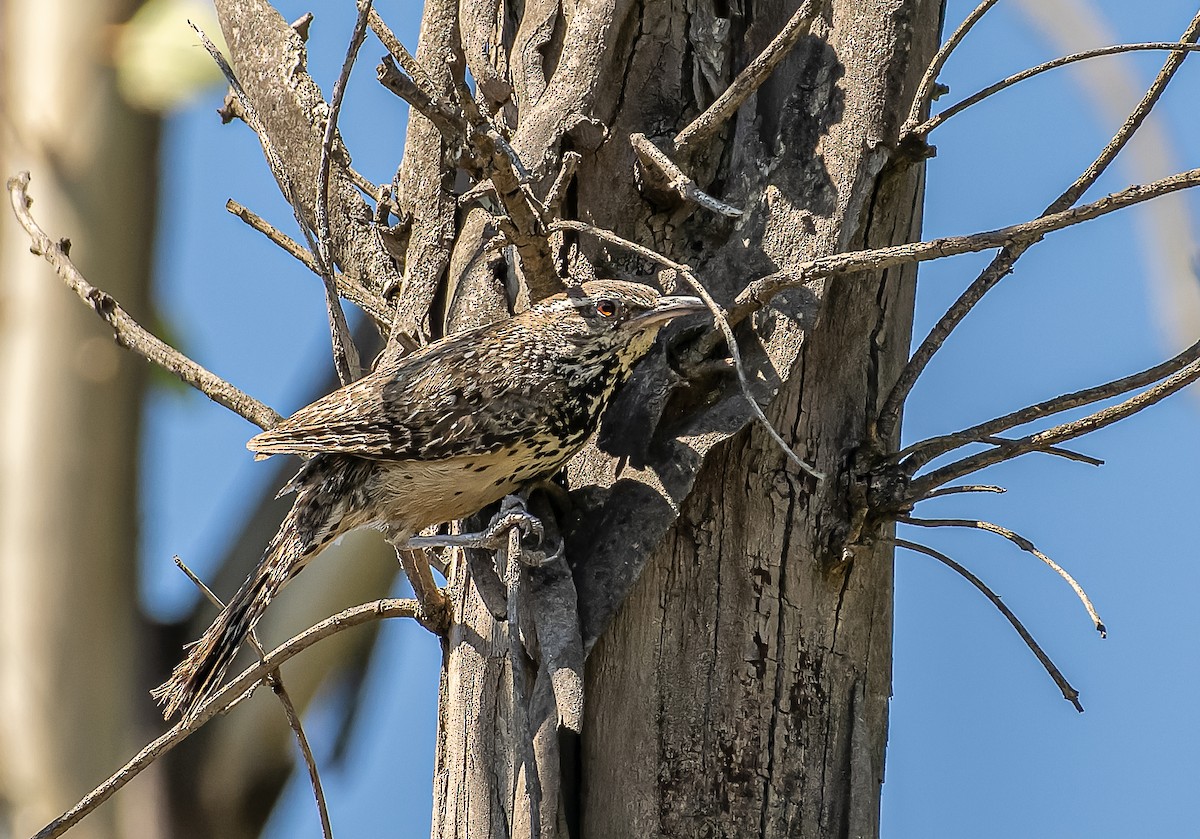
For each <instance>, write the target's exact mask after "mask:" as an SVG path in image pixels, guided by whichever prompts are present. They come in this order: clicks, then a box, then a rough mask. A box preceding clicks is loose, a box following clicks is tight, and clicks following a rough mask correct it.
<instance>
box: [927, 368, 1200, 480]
mask: <svg viewBox="0 0 1200 839" xmlns="http://www.w3.org/2000/svg"><path fill="white" fill-rule="evenodd" d="M1197 380H1200V359H1198V360H1196V361H1193V362H1192V363H1191V364H1189V365H1188V366H1186V367H1184V368H1183V369H1182V370H1180V371H1178V372H1177V373H1175V374H1174V375H1171V376H1169V377H1168V378H1166V379H1164V380H1163V381H1161V382H1159V383H1158V384H1157V385H1155V386H1154V387H1152V388H1149V389H1147V390H1144V391H1142V392H1141V393H1139V394H1137V395H1136V396H1132V397H1130V398H1129V399H1126V400H1125V401H1124V402H1120V403H1118V404H1116V405H1110V406H1109V407H1107V408H1103V409H1101V410H1099V411H1096V412H1095V413H1093V414H1088V415H1087V416H1086V417H1082V418H1080V419H1077V420H1074V421H1072V422H1064V423H1062V424H1061V425H1056V426H1054V427H1053V428H1047V429H1046V430H1045V431H1039V432H1038V433H1036V434H1030V435H1029V436H1027V437H1021V438H1018V439H1015V440H1012V441H1011V442H1008V443H1005V444H1004V445H1001V446H997V447H996V448H994V449H989V450H987V451H984V452H979V453H978V454H974V455H970V456H968V457H964V458H962V459H961V460H956V461H955V462H953V463H951V464H949V465H947V466H943V467H942V468H940V469H935V470H934V471H932V472H930V473H928V474H926V475H922V476H921V477H919V478H917V479H916V480H915V481H913V482H912V484H910V485H909V496H908V497H909V499H910V500H911V501H914V503H915V501H916V500H919V499H921V498H923V497H925V495H927V494H928V492H929V491H930V490H932V489H933V488H934V487H937V486H940V485H941V484H944V483H948V482H950V481H953V480H957V479H958V478H961V477H963V476H965V475H969V474H971V473H973V472H978V471H979V470H980V469H983V468H984V467H986V466H992V465H993V464H996V463H1001V462H1003V461H1005V460H1012V459H1013V458H1017V457H1020V456H1022V455H1025V454H1029V453H1030V452H1036V451H1045V450H1046V448H1047V447H1049V446H1054V445H1057V444H1059V443H1064V442H1066V441H1067V440H1073V439H1075V438H1076V437H1082V436H1083V435H1084V434H1090V433H1091V432H1093V431H1097V430H1099V429H1101V428H1104V427H1105V426H1108V425H1112V424H1113V423H1114V422H1118V421H1120V420H1123V419H1125V418H1126V417H1129V416H1132V415H1133V414H1136V413H1138V412H1139V411H1143V410H1145V409H1146V408H1149V407H1150V406H1151V405H1154V404H1155V403H1157V402H1160V401H1162V400H1163V399H1165V398H1167V397H1168V396H1170V395H1171V394H1173V393H1175V392H1176V391H1179V390H1182V389H1183V388H1185V387H1187V386H1188V385H1190V384H1192V383H1193V382H1195V381H1197Z"/></svg>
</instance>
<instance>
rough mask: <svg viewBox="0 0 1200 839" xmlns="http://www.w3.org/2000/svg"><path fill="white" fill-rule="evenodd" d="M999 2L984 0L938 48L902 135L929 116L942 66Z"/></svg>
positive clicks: (915, 97)
mask: <svg viewBox="0 0 1200 839" xmlns="http://www.w3.org/2000/svg"><path fill="white" fill-rule="evenodd" d="M997 2H998V0H983V2H982V3H980V4H979V5H978V6H976V7H975V8H974V9H973V10H972V11H971V14H969V15H967V17H966V19H965V20H964V21H963V22H962V23H960V24H959V25H958V28H957V29H955V30H954V32H953V33H952V34H951V35H950V37H949V38H947V39H946V43H944V44H942V45H941V47H939V48H938V51H937V53H936V54H935V55H934V56H933V61H931V62H929V67H927V68H926V69H925V75H923V76H922V77H921V82H920V84H918V85H917V95H916V96H914V97H913V103H912V110H911V111H909V114H908V119H907V120H905V122H904V126H903V127H902V128H901V129H900V136H901V137H904V136H906V135H909V134H912V133H913V126H915V125H916V124H917V123H918V122H920V121H921V120H922V119H923V118H924V117H926V116H928V114H929V109H930V107H931V106H932V105H933V100H934V95H933V94H934V85H935V84H936V83H937V77H938V75H939V74H940V73H941V72H942V68H943V67H945V66H946V61H947V60H948V59H949V58H950V53H952V52H954V50H955V49H956V48H957V47H958V45H959V44H960V43H962V40H963V38H965V37H967V33H968V32H970V31H971V30H972V29H973V28H974V27H975V24H977V23H979V19H980V18H982V17H983V16H984V15H985V14H987V12H988V10H989V9H990V8H992V6H995V5H996V3H997Z"/></svg>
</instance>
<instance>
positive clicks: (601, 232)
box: [550, 221, 825, 481]
mask: <svg viewBox="0 0 1200 839" xmlns="http://www.w3.org/2000/svg"><path fill="white" fill-rule="evenodd" d="M550 229H551V230H577V231H579V232H580V233H587V234H588V235H590V236H595V237H596V238H597V239H601V240H603V241H605V242H610V243H611V244H614V245H618V246H620V247H622V248H625V249H626V250H628V251H631V252H632V253H635V254H637V255H638V256H640V257H642V258H643V259H648V260H650V261H652V262H657V263H658V264H659V265H662V266H664V267H666V268H670V269H671V270H672V271H675V272H676V273H677V274H678V275H679V276H681V277H683V279H684V280H685V281H686V282H687V284H688V285H690V286H691V287H692V289H693V290H694V291H695V292H696V294H697V295H699V296H700V299H701V300H703V301H704V305H706V306H708V309H709V311H710V312H712V316H713V321H714V322H715V323H716V325H717V328H718V329H720V330H721V334H723V335H724V336H725V343H726V344H728V345H729V355H730V357H731V358H732V359H733V366H734V369H735V370H736V371H737V377H738V384H739V385H740V386H741V389H742V395H743V396H744V397H745V399H746V402H747V404H748V405H749V406H750V410H751V412H753V414H754V416H755V417H756V418H757V419H758V421H759V423H760V424H761V425H762V427H763V429H764V430H765V431H766V432H767V434H768V435H769V436H770V438H771V439H772V440H774V441H775V443H776V444H777V445H778V446H779V447H780V448H781V449H783V452H784V454H786V455H787V457H788V459H789V460H790V461H792V463H794V464H796V466H798V467H799V468H800V470H801V471H803V472H805V473H807V474H808V475H811V476H812V477H814V478H816V479H817V480H818V481H823V480H825V473H824V472H821V471H819V470H818V469H817V468H816V467H815V466H812V465H810V464H809V463H807V462H806V461H805V460H804V459H803V458H802V457H800V455H798V454H796V453H795V452H794V451H793V450H792V447H791V446H789V445H788V444H787V441H785V440H784V439H783V437H782V436H781V435H780V433H779V432H778V431H776V430H775V426H773V425H772V424H771V421H770V420H769V419H767V415H766V414H764V413H763V410H762V408H761V407H759V404H758V401H757V400H756V399H755V398H754V394H753V393H752V392H751V390H750V380H749V379H748V378H747V376H746V369H745V365H744V364H743V363H742V353H741V350H740V349H739V348H738V343H737V339H736V338H735V337H734V335H733V327H732V326H730V323H729V319H728V318H726V316H725V313H724V311H722V309H721V306H720V305H719V304H718V303H717V301H715V300H714V299H713V298H712V296H711V295H710V294H709V293H708V289H706V288H705V287H704V284H703V283H701V282H700V280H699V279H698V278H697V277H696V275H695V274H694V273H692V269H691V268H689V267H688V266H686V265H684V264H682V263H679V262H675V261H674V260H671V259H668V258H667V257H665V256H663V255H662V254H660V253H658V252H657V251H654V250H651V249H650V248H647V247H645V246H643V245H639V244H637V243H636V242H631V241H629V240H628V239H623V238H621V237H620V236H618V235H617V234H616V233H613V232H612V231H611V230H605V229H604V228H602V227H595V226H593V225H590V224H586V223H584V222H581V221H556V222H554V223H553V224H551V225H550Z"/></svg>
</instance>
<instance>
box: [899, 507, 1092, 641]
mask: <svg viewBox="0 0 1200 839" xmlns="http://www.w3.org/2000/svg"><path fill="white" fill-rule="evenodd" d="M897 521H901V522H904V523H905V524H912V525H916V526H917V527H965V528H970V529H974V530H986V531H987V532H989V533H995V534H996V535H998V536H1003V537H1004V538H1005V539H1007V540H1008V541H1010V542H1012V543H1013V544H1014V545H1016V546H1017V547H1018V548H1020V549H1021V550H1023V551H1025V552H1026V553H1029V554H1033V555H1034V556H1036V557H1037V558H1038V559H1040V560H1041V561H1042V562H1044V563H1045V564H1046V565H1047V566H1048V567H1049V568H1050V569H1051V570H1052V571H1054V573H1055V574H1058V576H1060V577H1062V578H1063V580H1064V581H1066V583H1067V585H1069V586H1070V587H1071V590H1072V591H1074V592H1075V596H1076V597H1078V598H1079V602H1080V603H1082V604H1083V608H1084V609H1086V610H1087V613H1088V617H1090V618H1091V619H1092V624H1093V625H1094V626H1095V627H1096V631H1097V632H1099V633H1100V637H1101V638H1105V637H1107V636H1108V630H1107V629H1106V628H1105V626H1104V621H1102V620H1100V615H1099V614H1098V613H1097V612H1096V607H1095V606H1093V605H1092V600H1091V598H1090V597H1088V595H1087V592H1086V591H1084V590H1083V586H1081V585H1079V583H1078V582H1076V581H1075V578H1074V577H1072V576H1071V574H1070V572H1068V571H1067V569H1065V568H1063V567H1062V566H1061V565H1059V564H1058V563H1057V562H1055V561H1054V560H1053V559H1051V558H1050V557H1048V556H1046V555H1045V554H1044V553H1042V552H1041V551H1039V550H1038V549H1037V546H1036V545H1034V544H1033V542H1030V541H1029V540H1028V539H1026V538H1025V537H1024V536H1022V535H1021V534H1020V533H1017V532H1016V531H1014V530H1009V529H1008V528H1007V527H1001V526H1000V525H998V524H993V523H992V522H990V521H980V520H979V519H918V518H913V517H912V516H900V517H898V518H897Z"/></svg>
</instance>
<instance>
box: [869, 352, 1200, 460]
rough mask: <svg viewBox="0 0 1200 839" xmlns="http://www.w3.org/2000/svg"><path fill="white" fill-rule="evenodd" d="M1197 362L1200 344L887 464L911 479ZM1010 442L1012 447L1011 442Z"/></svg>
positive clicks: (923, 445) (924, 444) (928, 443)
mask: <svg viewBox="0 0 1200 839" xmlns="http://www.w3.org/2000/svg"><path fill="white" fill-rule="evenodd" d="M1197 359H1200V341H1197V342H1196V343H1194V344H1192V345H1191V346H1190V347H1188V348H1187V349H1186V350H1184V351H1183V352H1181V353H1179V355H1176V356H1175V357H1174V358H1170V359H1168V360H1166V361H1164V362H1162V363H1161V364H1157V365H1155V366H1154V367H1150V368H1148V369H1146V370H1142V371H1140V372H1138V373H1134V374H1132V375H1130V376H1125V377H1124V378H1121V379H1115V380H1113V381H1111V382H1106V383H1104V384H1102V385H1097V386H1096V387H1090V388H1086V389H1085V390H1077V391H1075V392H1074V393H1067V394H1064V395H1062V396H1056V397H1054V398H1053V399H1046V400H1044V401H1042V402H1038V403H1037V404H1036V405H1030V406H1028V407H1026V408H1022V409H1020V410H1019V411H1013V412H1012V413H1009V414H1005V415H1004V416H1002V417H997V418H996V419H992V420H988V421H987V422H981V423H979V424H978V425H973V426H971V427H970V428H964V429H963V430H962V431H956V432H954V433H953V434H943V435H941V436H939V437H930V438H929V439H928V440H922V441H921V442H919V443H913V444H912V445H911V446H908V447H907V448H905V449H903V450H901V451H900V452H898V453H897V454H896V455H895V456H893V457H892V458H890V460H891V461H892V462H900V461H901V460H903V461H904V466H905V471H906V472H908V474H910V475H912V474H914V473H915V472H916V471H917V470H918V469H920V468H921V467H922V466H924V465H925V464H926V463H928V462H929V461H931V460H933V459H934V458H935V457H940V456H941V455H943V454H946V453H947V452H950V451H953V450H954V449H957V448H960V447H962V446H965V445H968V444H969V443H974V442H978V441H980V440H983V439H985V438H987V437H989V436H991V435H994V434H999V433H1001V432H1004V431H1008V430H1009V429H1011V428H1017V427H1019V426H1022V425H1025V424H1027V423H1030V422H1033V421H1034V420H1038V419H1041V418H1042V417H1047V416H1051V415H1053V414H1058V413H1062V412H1063V411H1069V410H1072V409H1073V408H1079V407H1082V406H1084V405H1091V404H1093V403H1095V402H1101V401H1103V400H1105V399H1111V398H1112V397H1114V396H1120V395H1121V394H1124V393H1128V392H1129V391H1131V390H1135V389H1137V388H1139V387H1145V386H1146V385H1149V384H1153V383H1154V382H1157V381H1159V380H1160V379H1162V378H1163V377H1164V376H1169V375H1171V374H1172V373H1175V372H1177V371H1179V370H1181V369H1183V368H1184V367H1186V366H1188V365H1189V364H1191V363H1192V362H1194V361H1196V360H1197ZM1009 442H1010V443H1011V442H1012V441H1009Z"/></svg>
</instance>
